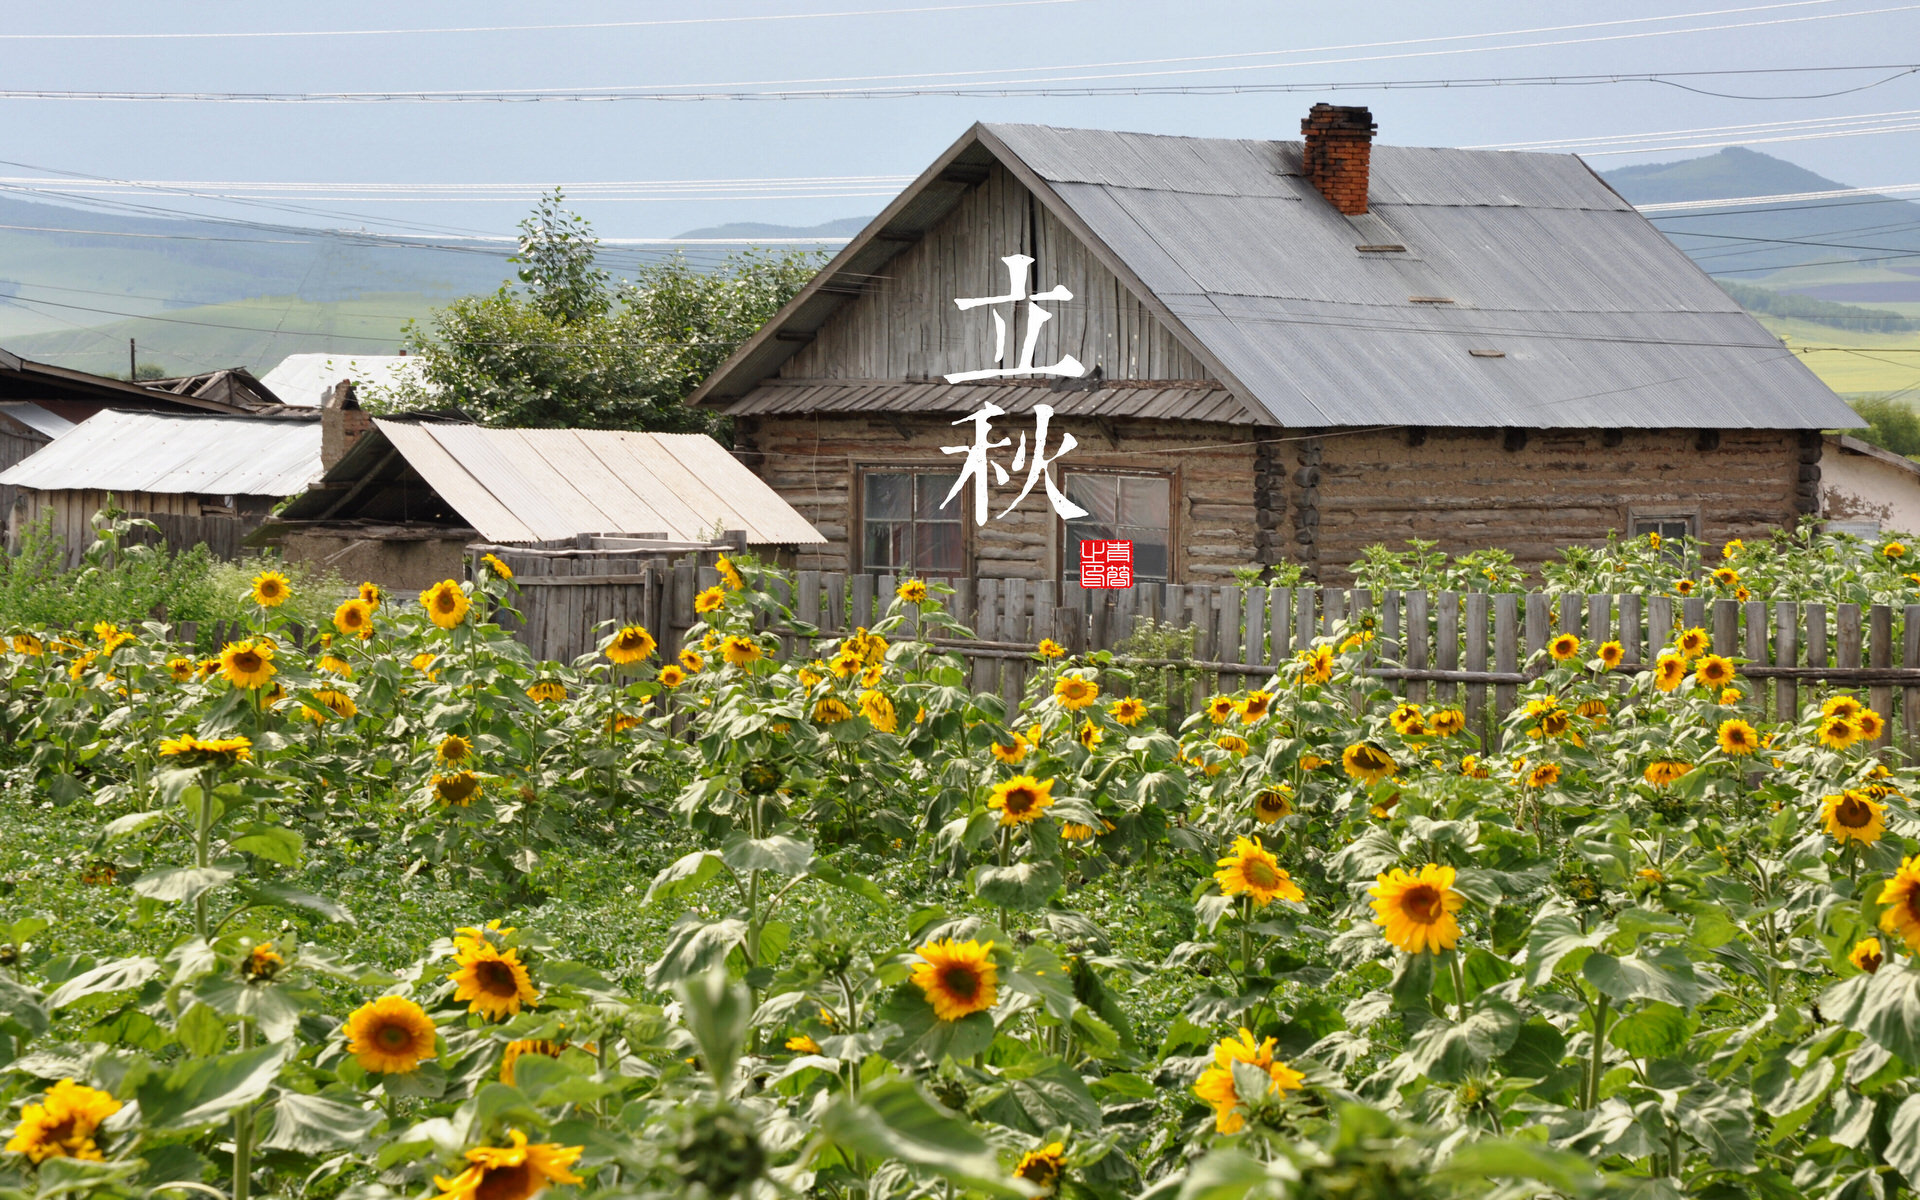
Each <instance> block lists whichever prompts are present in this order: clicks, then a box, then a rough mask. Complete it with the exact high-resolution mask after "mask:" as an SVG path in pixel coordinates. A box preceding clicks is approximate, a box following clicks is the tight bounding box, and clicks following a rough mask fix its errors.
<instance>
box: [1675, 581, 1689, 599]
mask: <svg viewBox="0 0 1920 1200" xmlns="http://www.w3.org/2000/svg"><path fill="white" fill-rule="evenodd" d="M1693 587H1694V583H1693V580H1691V579H1676V580H1674V581H1673V591H1674V594H1675V595H1679V596H1691V595H1693Z"/></svg>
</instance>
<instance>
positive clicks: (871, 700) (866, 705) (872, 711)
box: [860, 688, 900, 733]
mask: <svg viewBox="0 0 1920 1200" xmlns="http://www.w3.org/2000/svg"><path fill="white" fill-rule="evenodd" d="M860 715H861V716H863V717H865V718H866V719H867V723H868V724H869V725H872V726H873V727H874V728H875V729H877V730H879V731H880V732H881V733H892V732H894V731H895V730H896V729H898V728H899V727H900V718H899V715H898V714H896V713H895V712H894V710H893V701H891V700H889V699H887V696H886V693H885V692H881V691H878V690H876V689H874V688H868V689H867V690H866V691H864V692H861V693H860Z"/></svg>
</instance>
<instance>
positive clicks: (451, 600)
mask: <svg viewBox="0 0 1920 1200" xmlns="http://www.w3.org/2000/svg"><path fill="white" fill-rule="evenodd" d="M420 607H422V608H424V609H426V610H427V618H428V619H429V620H431V621H432V622H433V623H434V624H435V625H437V626H439V627H440V628H442V629H452V628H453V627H454V626H456V625H458V624H459V623H460V622H461V621H464V620H465V619H466V616H467V610H468V609H470V608H472V607H473V601H472V600H470V599H468V598H467V593H466V592H465V591H464V590H463V589H462V588H461V587H460V585H459V584H458V583H455V582H454V581H453V580H451V579H443V580H441V581H440V582H439V583H436V584H434V585H433V586H432V587H430V588H428V589H427V590H426V591H424V592H421V593H420Z"/></svg>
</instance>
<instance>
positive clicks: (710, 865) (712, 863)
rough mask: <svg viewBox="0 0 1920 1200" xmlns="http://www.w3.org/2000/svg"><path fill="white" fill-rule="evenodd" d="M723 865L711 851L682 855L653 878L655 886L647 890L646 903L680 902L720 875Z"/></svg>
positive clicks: (697, 851)
mask: <svg viewBox="0 0 1920 1200" xmlns="http://www.w3.org/2000/svg"><path fill="white" fill-rule="evenodd" d="M723 865H724V864H722V862H721V861H720V856H719V855H718V854H715V853H714V852H713V851H711V850H696V851H694V852H693V853H692V854H686V855H682V856H681V857H680V858H677V859H675V860H674V861H673V863H672V864H670V865H669V866H667V867H666V868H665V869H664V870H662V871H661V872H660V873H659V874H658V875H655V876H654V877H653V886H652V887H649V888H648V889H647V898H646V901H645V903H648V904H652V903H653V902H654V901H655V900H678V899H679V898H680V897H682V896H685V895H689V894H691V893H693V892H696V891H698V890H699V889H700V888H702V887H705V886H706V884H707V881H708V880H710V879H712V878H713V877H714V876H715V875H718V874H719V873H720V871H721V868H722V866H723Z"/></svg>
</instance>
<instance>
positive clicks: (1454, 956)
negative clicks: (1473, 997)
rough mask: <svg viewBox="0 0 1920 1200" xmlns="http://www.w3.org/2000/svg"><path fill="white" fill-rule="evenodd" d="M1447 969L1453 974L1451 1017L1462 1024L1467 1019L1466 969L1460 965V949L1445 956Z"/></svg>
mask: <svg viewBox="0 0 1920 1200" xmlns="http://www.w3.org/2000/svg"><path fill="white" fill-rule="evenodd" d="M1447 970H1448V971H1449V972H1451V973H1452V975H1453V1019H1454V1021H1455V1022H1457V1023H1461V1024H1464V1023H1465V1022H1466V1019H1467V971H1466V968H1465V967H1463V966H1462V965H1461V962H1460V951H1458V950H1455V951H1453V952H1452V953H1451V954H1449V955H1448V956H1447Z"/></svg>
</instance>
